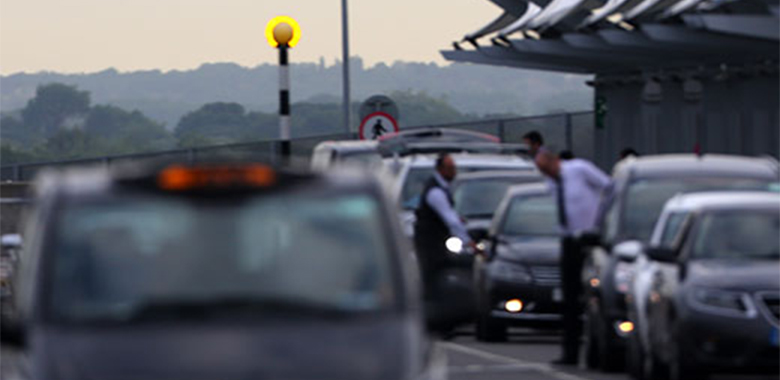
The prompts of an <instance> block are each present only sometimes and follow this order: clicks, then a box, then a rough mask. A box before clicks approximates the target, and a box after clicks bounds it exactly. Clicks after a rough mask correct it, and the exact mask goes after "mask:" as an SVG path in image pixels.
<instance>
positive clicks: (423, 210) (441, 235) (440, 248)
mask: <svg viewBox="0 0 780 380" xmlns="http://www.w3.org/2000/svg"><path fill="white" fill-rule="evenodd" d="M435 188H438V189H441V190H443V191H444V193H445V194H447V200H448V201H449V202H450V205H451V206H455V201H454V200H453V198H452V194H450V192H449V190H448V189H445V188H443V187H442V186H441V185H440V184H439V182H438V181H437V180H436V178H435V177H431V178H430V179H429V180H428V182H427V183H426V185H425V188H424V189H423V192H422V195H421V198H420V206H419V207H418V208H417V211H415V215H416V217H417V221H416V222H415V225H414V245H415V248H416V250H417V256H418V257H419V258H420V266H421V267H422V270H423V275H424V276H425V274H426V273H430V271H435V270H437V269H438V268H441V266H442V265H443V264H444V263H445V261H446V258H447V256H446V255H447V247H446V244H445V243H446V241H447V239H448V238H449V237H450V229H449V227H448V226H447V224H446V223H444V221H443V220H442V219H441V217H440V216H439V214H438V213H437V212H436V210H434V209H433V208H432V207H431V206H430V205H428V202H427V198H428V192H430V191H431V190H433V189H435Z"/></svg>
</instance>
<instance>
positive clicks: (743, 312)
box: [690, 288, 756, 318]
mask: <svg viewBox="0 0 780 380" xmlns="http://www.w3.org/2000/svg"><path fill="white" fill-rule="evenodd" d="M690 298H691V305H692V306H693V307H694V308H696V309H698V310H700V311H702V312H707V313H711V314H721V315H725V316H737V317H747V318H752V317H754V316H755V315H756V307H755V305H754V304H753V301H751V299H750V296H749V295H748V294H747V293H742V292H730V291H723V290H716V289H705V288H696V289H693V290H692V291H691V292H690Z"/></svg>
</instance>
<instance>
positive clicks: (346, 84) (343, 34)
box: [341, 0, 352, 133]
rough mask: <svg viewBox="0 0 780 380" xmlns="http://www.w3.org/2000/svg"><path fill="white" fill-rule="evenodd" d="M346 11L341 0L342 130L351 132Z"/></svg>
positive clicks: (345, 2) (344, 0) (344, 3)
mask: <svg viewBox="0 0 780 380" xmlns="http://www.w3.org/2000/svg"><path fill="white" fill-rule="evenodd" d="M348 16H349V15H348V12H347V0H341V46H342V60H343V65H342V68H343V70H344V72H343V74H342V77H343V80H344V83H343V88H342V91H343V94H344V100H343V101H344V105H343V106H344V111H343V112H344V130H345V131H346V132H347V133H351V132H352V131H351V128H350V120H349V119H350V116H351V115H350V104H349V103H350V96H349V95H350V94H349V18H348Z"/></svg>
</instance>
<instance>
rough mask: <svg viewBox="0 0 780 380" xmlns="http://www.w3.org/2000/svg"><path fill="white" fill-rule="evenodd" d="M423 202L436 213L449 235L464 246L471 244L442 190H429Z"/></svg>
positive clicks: (464, 227) (463, 226)
mask: <svg viewBox="0 0 780 380" xmlns="http://www.w3.org/2000/svg"><path fill="white" fill-rule="evenodd" d="M425 201H426V202H428V206H431V208H432V209H433V210H434V211H436V213H437V214H439V217H441V220H443V221H444V224H446V225H447V227H448V228H449V229H450V234H451V235H452V236H456V237H458V238H460V240H461V241H462V242H463V244H464V245H468V244H469V243H471V236H469V233H468V230H466V226H465V225H464V224H463V222H461V220H460V216H458V213H457V212H455V209H454V208H452V206H451V205H450V202H449V200H448V199H447V194H445V193H444V190H442V189H439V188H434V189H431V191H429V192H428V195H427V196H426V197H425Z"/></svg>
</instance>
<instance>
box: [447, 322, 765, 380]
mask: <svg viewBox="0 0 780 380" xmlns="http://www.w3.org/2000/svg"><path fill="white" fill-rule="evenodd" d="M438 344H439V345H440V346H441V347H442V348H443V349H444V351H445V352H446V354H447V367H448V373H449V379H450V380H509V379H512V380H518V379H522V380H617V379H620V380H624V379H630V377H629V376H628V375H626V374H605V373H601V372H597V371H590V370H587V369H586V368H585V367H584V364H580V366H579V367H559V366H553V365H550V362H551V361H553V360H555V359H556V358H558V356H559V355H560V338H559V336H558V335H556V334H555V333H554V332H544V331H535V330H523V329H513V330H511V334H510V337H509V339H508V341H507V342H504V343H482V342H478V341H476V339H474V335H473V334H472V333H471V332H470V331H469V330H468V329H464V330H460V331H459V334H457V335H456V336H455V337H454V338H451V339H448V340H446V341H439V342H438ZM779 378H780V376H774V377H772V376H769V377H766V376H763V377H762V376H742V375H739V376H717V377H713V378H712V379H713V380H721V379H724V380H726V379H728V380H736V379H740V380H742V379H745V380H748V379H749V380H765V379H766V380H768V379H775V380H776V379H779Z"/></svg>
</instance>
